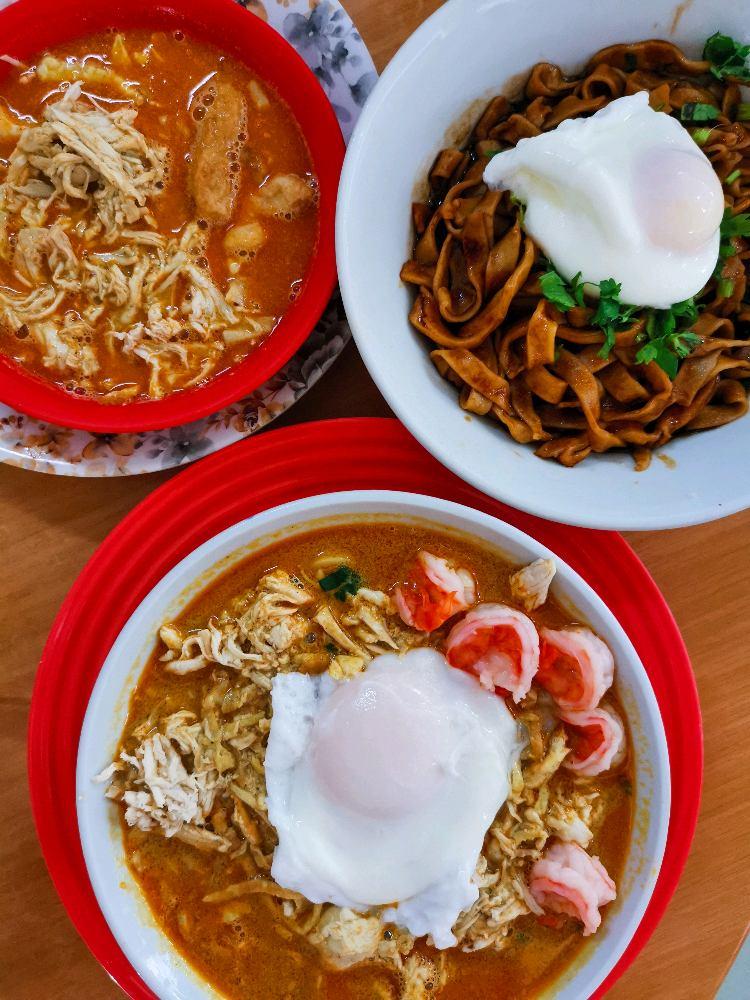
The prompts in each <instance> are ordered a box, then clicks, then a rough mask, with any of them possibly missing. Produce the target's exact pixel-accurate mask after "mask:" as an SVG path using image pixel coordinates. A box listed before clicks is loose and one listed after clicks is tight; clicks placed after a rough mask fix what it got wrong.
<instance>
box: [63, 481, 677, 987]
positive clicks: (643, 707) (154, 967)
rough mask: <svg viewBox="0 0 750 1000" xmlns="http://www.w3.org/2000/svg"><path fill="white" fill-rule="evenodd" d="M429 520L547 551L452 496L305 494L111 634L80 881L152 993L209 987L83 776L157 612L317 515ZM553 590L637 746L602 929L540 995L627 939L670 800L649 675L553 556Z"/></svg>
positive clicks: (233, 535) (202, 553) (169, 585)
mask: <svg viewBox="0 0 750 1000" xmlns="http://www.w3.org/2000/svg"><path fill="white" fill-rule="evenodd" d="M374 516H375V517H383V516H385V518H386V519H388V520H393V519H398V520H407V521H408V520H414V519H417V520H420V521H425V520H427V521H432V522H435V523H437V524H439V525H440V526H442V527H445V528H448V529H449V530H452V531H458V532H462V533H464V534H470V535H472V536H474V537H476V538H479V539H482V540H484V541H486V542H488V543H490V544H491V545H493V546H495V547H496V548H499V549H501V550H502V551H503V552H504V553H506V554H507V555H508V557H509V558H511V559H512V560H513V561H517V562H519V563H523V562H529V561H531V560H533V559H537V558H539V557H540V556H552V553H550V552H549V550H548V549H546V548H544V547H543V546H541V545H539V544H538V543H537V542H535V541H534V540H533V539H532V538H530V537H529V536H528V535H525V534H524V533H523V532H521V531H518V530H517V529H516V528H513V527H511V526H510V525H508V524H505V523H504V522H502V521H499V520H497V519H496V518H493V517H490V516H489V515H487V514H483V513H480V512H479V511H475V510H472V509H471V508H469V507H463V506H461V505H460V504H455V503H450V502H448V501H446V500H437V499H434V498H432V497H424V496H417V495H413V494H409V493H396V492H393V493H390V492H384V491H377V492H376V491H372V492H366V491H356V492H351V493H333V494H328V495H324V496H318V497H310V498H309V499H305V500H298V501H295V502H294V503H289V504H285V505H283V506H281V507H276V508H274V509H272V510H269V511H266V512H264V513H262V514H259V515H257V516H256V517H252V518H249V519H248V520H246V521H241V522H240V523H239V524H236V525H234V526H233V527H231V528H228V529H227V530H226V531H223V532H222V533H221V534H219V535H217V536H216V537H214V538H212V539H210V540H209V541H208V542H206V543H205V544H203V545H201V546H200V548H198V549H196V550H195V551H194V552H192V553H191V554H190V555H189V556H187V557H186V558H185V559H183V560H182V562H181V563H179V564H178V565H177V566H176V567H175V568H174V569H173V570H172V571H171V572H170V573H168V574H167V576H165V577H164V579H163V580H162V581H161V582H160V583H159V584H158V585H157V586H156V587H155V588H154V589H153V590H152V591H151V593H150V594H149V595H148V596H147V597H146V598H145V599H144V601H143V602H142V603H141V604H140V605H139V607H138V608H137V609H136V611H135V612H134V613H133V615H132V617H131V618H130V619H129V621H128V622H127V624H126V625H125V627H124V628H123V630H122V632H121V633H120V635H119V636H118V638H117V641H116V642H115V644H114V646H113V647H112V650H111V652H110V654H109V656H108V657H107V659H106V661H105V663H104V665H103V667H102V670H101V673H100V675H99V678H98V680H97V683H96V685H95V687H94V690H93V692H92V695H91V700H90V702H89V705H88V709H87V712H86V717H85V719H84V723H83V730H82V732H81V740H80V745H79V750H78V767H77V779H76V780H77V803H78V824H79V829H80V834H81V842H82V844H83V853H84V856H85V859H86V865H87V867H88V871H89V875H90V877H91V883H92V885H93V888H94V892H95V893H96V897H97V900H98V902H99V905H100V907H101V909H102V912H103V913H104V916H105V917H106V919H107V922H108V924H109V926H110V928H111V929H112V932H113V933H114V935H115V937H116V938H117V941H118V943H119V945H120V947H121V948H122V950H123V951H124V952H125V954H126V955H127V957H128V959H129V960H130V962H131V963H132V964H133V966H134V967H135V969H136V970H137V972H138V974H139V975H140V976H141V977H142V978H143V979H144V981H145V982H146V983H147V984H148V985H149V986H150V987H151V989H152V990H153V991H154V992H155V993H156V994H157V995H158V996H159V997H161V998H163V1000H167V998H168V1000H176V998H180V1000H199V998H201V1000H202V998H205V997H215V996H217V994H216V993H215V992H214V991H213V990H212V989H211V988H210V987H209V986H208V985H207V984H205V983H204V982H203V981H202V980H201V979H199V977H198V975H197V974H196V973H195V972H193V971H192V970H191V968H190V967H189V966H188V964H187V963H186V962H185V961H184V959H182V958H181V956H180V955H179V954H178V953H177V952H176V951H175V949H174V948H173V947H172V946H171V945H170V943H169V941H168V939H167V938H166V937H165V936H164V935H163V934H162V933H161V931H160V930H159V929H158V927H157V926H156V924H155V922H154V920H153V919H152V918H151V915H150V913H149V911H148V909H147V907H146V904H145V902H144V900H143V897H142V895H141V893H140V890H139V889H138V886H137V883H136V882H135V880H134V879H133V877H132V875H131V874H130V871H129V869H128V867H127V865H126V863H125V859H124V852H123V845H122V837H121V833H120V828H119V823H118V820H117V810H116V808H115V807H114V806H113V804H112V803H111V802H109V801H108V800H107V799H105V797H104V795H103V790H102V786H101V785H97V784H94V783H93V781H92V778H93V776H94V775H95V774H97V773H98V772H99V771H101V770H102V768H104V767H105V766H106V765H107V764H108V763H109V762H110V761H111V760H112V758H113V755H114V752H115V750H116V747H117V744H118V741H119V737H120V733H121V732H122V728H123V726H124V724H125V720H126V717H127V710H128V701H129V697H130V694H131V692H132V691H133V689H134V687H135V685H136V684H137V682H138V678H139V676H140V674H141V671H142V669H143V666H144V665H145V663H146V662H147V660H148V658H149V655H150V653H151V651H152V649H153V645H154V636H155V634H156V632H157V630H158V628H159V626H160V625H161V624H162V622H163V621H164V620H165V619H169V618H172V617H174V616H175V615H177V614H179V613H180V610H181V609H182V608H184V607H185V605H186V604H187V603H188V602H189V601H190V600H191V599H192V598H193V597H194V596H195V593H196V589H203V588H204V587H206V586H207V585H208V584H209V583H210V582H211V581H212V580H213V579H215V578H216V577H217V576H218V575H219V574H221V573H223V572H225V571H226V569H227V568H228V567H229V566H232V565H234V564H235V563H236V562H237V561H238V560H240V559H243V558H244V557H246V556H247V555H248V553H249V552H251V551H253V550H257V549H258V548H262V547H264V546H265V545H268V544H270V542H272V541H273V540H275V539H277V538H278V537H279V533H283V535H284V536H285V537H289V536H290V535H294V534H298V533H300V532H304V531H306V530H309V528H310V526H311V522H319V521H320V519H325V523H326V524H330V523H335V522H336V521H339V522H340V521H344V522H351V521H352V520H357V519H361V520H364V521H367V522H370V523H371V522H372V520H373V518H374ZM554 558H555V560H556V562H557V566H558V572H557V576H556V578H555V581H554V585H553V592H554V593H555V596H556V597H558V599H561V600H562V601H564V602H565V603H567V604H569V605H571V606H573V607H575V608H576V609H577V611H578V613H579V614H580V615H582V616H583V617H584V618H585V619H587V620H588V621H589V622H590V623H591V625H592V627H593V628H594V629H595V630H596V631H597V632H598V633H599V635H601V636H602V638H604V639H605V640H606V642H607V643H608V644H609V645H610V647H611V648H612V651H613V653H614V655H615V662H616V664H617V678H618V686H619V693H620V696H621V698H622V701H623V705H624V708H625V710H626V712H627V715H628V719H629V722H630V725H631V732H632V735H633V743H634V748H635V755H636V786H635V787H636V802H635V809H636V815H635V829H636V831H637V835H636V836H635V838H634V840H633V843H632V846H631V849H630V854H629V857H628V861H627V866H626V870H625V873H624V877H623V879H622V880H621V882H620V885H619V886H618V891H619V898H618V900H617V902H616V903H615V904H613V906H612V908H611V912H609V913H608V916H607V919H606V921H605V923H604V926H603V929H602V930H601V931H600V932H599V933H598V934H597V935H596V936H595V937H593V938H592V939H591V940H590V942H589V943H588V944H587V946H586V948H585V949H584V950H583V952H582V954H581V956H580V958H579V959H577V961H576V962H575V964H574V965H573V967H572V968H571V970H569V972H568V973H567V974H566V975H565V976H564V977H563V979H562V980H561V981H560V982H558V984H556V986H555V987H554V988H553V989H552V990H551V991H550V992H548V993H545V994H544V995H545V996H555V997H556V998H557V1000H581V998H583V997H587V996H589V994H590V993H591V992H592V991H593V990H594V989H596V987H597V986H598V985H599V984H600V983H601V982H602V980H603V979H604V978H605V977H606V976H607V974H608V973H609V972H610V970H611V969H612V968H613V966H614V965H615V964H616V962H617V961H618V959H619V958H620V956H621V955H622V953H623V951H624V950H625V948H626V947H627V944H628V942H629V941H630V939H631V937H632V935H633V933H634V931H635V929H636V928H637V926H638V923H639V921H640V919H641V917H642V916H643V913H644V911H645V908H646V905H647V903H648V901H649V898H650V896H651V893H652V891H653V888H654V884H655V881H656V876H657V875H658V872H659V867H660V865H661V860H662V856H663V853H664V845H665V843H666V836H667V826H668V822H669V807H670V780H669V760H668V754H667V745H666V740H665V737H664V730H663V727H662V722H661V716H660V714H659V709H658V706H657V704H656V699H655V697H654V693H653V691H652V689H651V684H650V682H649V680H648V678H647V676H646V672H645V670H644V668H643V666H642V664H641V662H640V660H639V659H638V655H637V653H636V652H635V650H634V648H633V646H632V644H631V643H630V640H629V639H628V638H627V636H626V635H625V633H624V632H623V630H622V628H621V627H620V625H619V624H618V623H617V621H616V619H615V618H614V616H613V615H612V613H611V612H610V611H609V610H608V609H607V607H606V606H605V605H604V603H603V602H602V601H601V600H600V599H599V598H598V597H597V596H596V594H595V593H594V591H593V590H592V589H591V588H590V587H589V586H588V584H586V583H585V582H584V581H583V580H582V579H581V577H580V576H578V574H577V573H575V572H573V570H572V569H570V568H569V567H568V566H566V565H565V564H563V563H561V561H560V560H559V559H558V558H557V557H556V556H555V557H554Z"/></svg>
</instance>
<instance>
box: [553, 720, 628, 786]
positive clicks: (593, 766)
mask: <svg viewBox="0 0 750 1000" xmlns="http://www.w3.org/2000/svg"><path fill="white" fill-rule="evenodd" d="M560 718H561V720H562V721H563V722H564V723H565V729H566V733H567V737H568V743H569V745H570V748H571V752H570V754H568V756H567V757H566V758H565V760H564V762H563V767H567V768H568V770H570V771H575V772H576V774H581V775H584V776H585V777H587V778H593V777H595V776H596V775H597V774H602V773H603V772H604V771H608V770H609V769H610V768H611V767H616V766H617V765H618V764H621V763H622V761H623V759H624V757H625V751H626V745H625V729H624V727H623V724H622V721H621V720H620V717H619V716H618V715H617V714H616V713H615V712H614V711H613V709H612V708H602V707H601V706H599V708H593V709H591V711H589V712H561V713H560Z"/></svg>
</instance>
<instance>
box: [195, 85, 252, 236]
mask: <svg viewBox="0 0 750 1000" xmlns="http://www.w3.org/2000/svg"><path fill="white" fill-rule="evenodd" d="M207 91H208V93H209V94H211V96H213V101H212V102H211V103H210V104H209V105H208V106H205V104H204V103H201V104H200V105H199V107H201V108H203V107H205V111H206V113H205V115H204V117H203V118H201V120H200V121H199V122H198V123H197V126H196V130H195V139H194V140H193V147H192V153H191V170H190V193H191V195H192V197H193V201H194V202H195V209H196V214H197V216H198V217H199V218H202V219H205V220H206V221H207V222H210V223H211V224H213V225H219V226H221V225H226V224H227V223H228V222H229V221H230V219H231V218H232V214H233V212H234V207H235V202H236V200H237V188H238V186H239V149H240V146H241V145H242V140H241V138H240V137H241V136H242V135H243V133H244V131H245V129H246V126H247V104H246V102H245V98H244V96H243V95H242V93H241V92H240V91H239V90H238V89H237V87H235V86H234V85H233V84H231V83H228V82H227V81H225V80H221V79H218V80H212V81H211V84H210V85H209V87H208V88H207Z"/></svg>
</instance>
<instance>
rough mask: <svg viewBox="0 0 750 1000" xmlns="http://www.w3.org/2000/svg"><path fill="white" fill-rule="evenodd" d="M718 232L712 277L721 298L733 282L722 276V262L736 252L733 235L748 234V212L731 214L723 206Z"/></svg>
mask: <svg viewBox="0 0 750 1000" xmlns="http://www.w3.org/2000/svg"><path fill="white" fill-rule="evenodd" d="M730 177H731V174H730ZM727 181H729V178H727ZM719 233H720V236H721V239H720V241H719V259H718V261H717V263H716V268H715V269H714V278H716V281H717V286H716V291H717V292H718V294H719V295H720V296H721V297H722V298H725V299H728V298H729V296H730V295H731V294H732V292H733V291H734V282H732V281H730V279H729V278H725V277H724V276H723V274H722V272H723V271H724V264H725V263H726V262H727V260H729V258H730V257H734V255H735V254H736V253H737V248H736V247H735V245H734V242H733V238H734V237H735V236H742V237H744V236H750V214H748V213H747V212H739V213H738V214H737V215H732V210H731V208H725V209H724V217H723V218H722V220H721V226H720V227H719Z"/></svg>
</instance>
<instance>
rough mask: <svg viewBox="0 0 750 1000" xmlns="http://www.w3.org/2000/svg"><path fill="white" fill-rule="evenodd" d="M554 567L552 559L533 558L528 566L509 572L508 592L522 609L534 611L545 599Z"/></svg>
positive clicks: (554, 570) (553, 573) (553, 574)
mask: <svg viewBox="0 0 750 1000" xmlns="http://www.w3.org/2000/svg"><path fill="white" fill-rule="evenodd" d="M555 572H556V567H555V564H554V562H553V560H552V559H535V560H534V562H532V563H529V565H528V566H523V567H522V568H521V569H519V570H516V572H515V573H511V576H510V592H511V596H512V597H513V600H514V601H515V602H516V604H520V605H521V607H522V608H523V609H524V611H535V610H536V609H537V608H541V606H542V605H543V604H544V603H545V602H546V600H547V594H548V593H549V588H550V584H551V583H552V580H553V578H554V576H555Z"/></svg>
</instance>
